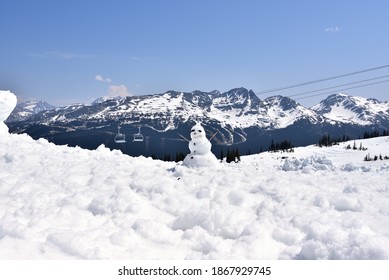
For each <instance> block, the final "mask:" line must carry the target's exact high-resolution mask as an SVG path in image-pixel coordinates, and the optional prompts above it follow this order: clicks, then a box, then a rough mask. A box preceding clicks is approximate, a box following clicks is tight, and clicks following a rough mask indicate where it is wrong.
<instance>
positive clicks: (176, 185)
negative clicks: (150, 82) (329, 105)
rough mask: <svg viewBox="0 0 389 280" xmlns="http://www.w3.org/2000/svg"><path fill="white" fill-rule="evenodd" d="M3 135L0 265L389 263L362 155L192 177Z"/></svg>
mask: <svg viewBox="0 0 389 280" xmlns="http://www.w3.org/2000/svg"><path fill="white" fill-rule="evenodd" d="M7 95H8V94H7ZM3 97H4V96H3ZM7 98H8V97H7ZM11 99H12V98H11ZM2 100H5V98H4V99H2ZM2 102H3V101H2ZM2 104H5V105H6V106H8V108H9V109H8V110H7V111H9V110H11V107H12V106H9V105H11V101H5V102H3V103H2ZM12 104H13V103H12ZM5 115H6V114H5V113H4V115H3V118H5ZM2 136H3V135H1V137H0V248H1V250H0V259H257V260H258V259H267V260H269V259H389V230H388V229H389V221H388V216H389V204H388V199H389V187H388V177H389V165H388V163H387V161H386V162H384V161H377V162H363V156H364V154H363V153H361V152H354V151H347V150H346V149H344V148H341V147H331V148H328V149H320V148H318V147H306V148H296V153H295V155H298V157H300V158H301V159H299V160H297V159H293V158H291V159H286V160H285V161H282V163H283V164H282V165H281V167H280V159H279V156H280V155H279V154H276V153H262V154H259V155H252V156H247V157H242V158H241V162H239V163H236V164H227V163H218V166H219V168H209V167H198V168H188V167H187V166H185V165H183V164H176V163H174V162H162V161H159V160H153V159H151V158H145V157H137V158H134V157H130V156H127V155H124V154H122V153H121V152H120V151H111V150H109V149H108V148H106V147H105V146H104V145H101V146H100V147H99V148H98V149H97V150H95V151H89V150H84V149H81V148H78V147H76V148H71V147H66V146H56V145H54V144H52V143H49V142H48V141H47V140H44V139H39V140H37V141H35V140H33V139H32V138H31V137H29V136H28V135H25V134H22V135H16V134H7V137H2ZM364 146H366V147H368V148H369V151H370V152H371V153H374V154H375V153H378V152H379V151H381V150H383V151H389V137H381V138H378V139H370V140H367V141H366V142H364ZM319 153H325V155H324V154H322V155H320V154H319ZM357 160H359V162H357ZM350 162H354V164H355V165H354V167H355V166H356V168H354V167H353V166H352V165H350V164H349V165H348V169H349V170H351V171H352V173H351V171H350V172H343V171H342V170H341V169H340V170H338V169H337V168H335V166H342V164H343V166H346V164H347V163H350ZM358 166H363V167H364V168H363V169H368V168H370V169H371V170H372V171H374V172H364V171H363V169H362V168H359V167H358ZM285 170H287V171H289V170H295V171H298V172H285ZM314 171H318V172H314ZM308 172H309V174H304V173H308Z"/></svg>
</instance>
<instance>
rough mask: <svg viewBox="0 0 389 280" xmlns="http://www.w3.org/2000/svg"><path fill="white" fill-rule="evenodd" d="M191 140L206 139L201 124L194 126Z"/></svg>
mask: <svg viewBox="0 0 389 280" xmlns="http://www.w3.org/2000/svg"><path fill="white" fill-rule="evenodd" d="M190 138H191V139H199V138H206V136H205V130H204V127H202V126H201V124H199V123H197V124H196V125H195V126H193V127H192V129H191V131H190Z"/></svg>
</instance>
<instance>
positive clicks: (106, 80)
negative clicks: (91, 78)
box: [95, 75, 112, 83]
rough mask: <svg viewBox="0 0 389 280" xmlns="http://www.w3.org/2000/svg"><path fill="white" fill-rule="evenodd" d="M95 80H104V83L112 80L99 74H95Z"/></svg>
mask: <svg viewBox="0 0 389 280" xmlns="http://www.w3.org/2000/svg"><path fill="white" fill-rule="evenodd" d="M95 80H96V81H99V82H105V83H111V82H112V80H111V79H110V78H104V77H103V76H101V75H96V76H95Z"/></svg>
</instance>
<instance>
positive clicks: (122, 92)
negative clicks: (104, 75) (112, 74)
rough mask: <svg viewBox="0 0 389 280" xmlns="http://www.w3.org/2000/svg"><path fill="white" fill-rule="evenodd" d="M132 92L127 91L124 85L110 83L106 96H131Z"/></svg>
mask: <svg viewBox="0 0 389 280" xmlns="http://www.w3.org/2000/svg"><path fill="white" fill-rule="evenodd" d="M131 95H132V94H131V93H130V92H129V91H128V89H127V87H126V86H125V85H118V86H115V85H110V86H109V87H108V96H122V97H125V96H131Z"/></svg>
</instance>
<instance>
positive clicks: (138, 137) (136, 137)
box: [132, 127, 143, 142]
mask: <svg viewBox="0 0 389 280" xmlns="http://www.w3.org/2000/svg"><path fill="white" fill-rule="evenodd" d="M138 129H139V131H138V133H135V134H134V139H133V140H132V141H133V142H142V141H143V135H142V134H141V133H140V127H138Z"/></svg>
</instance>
